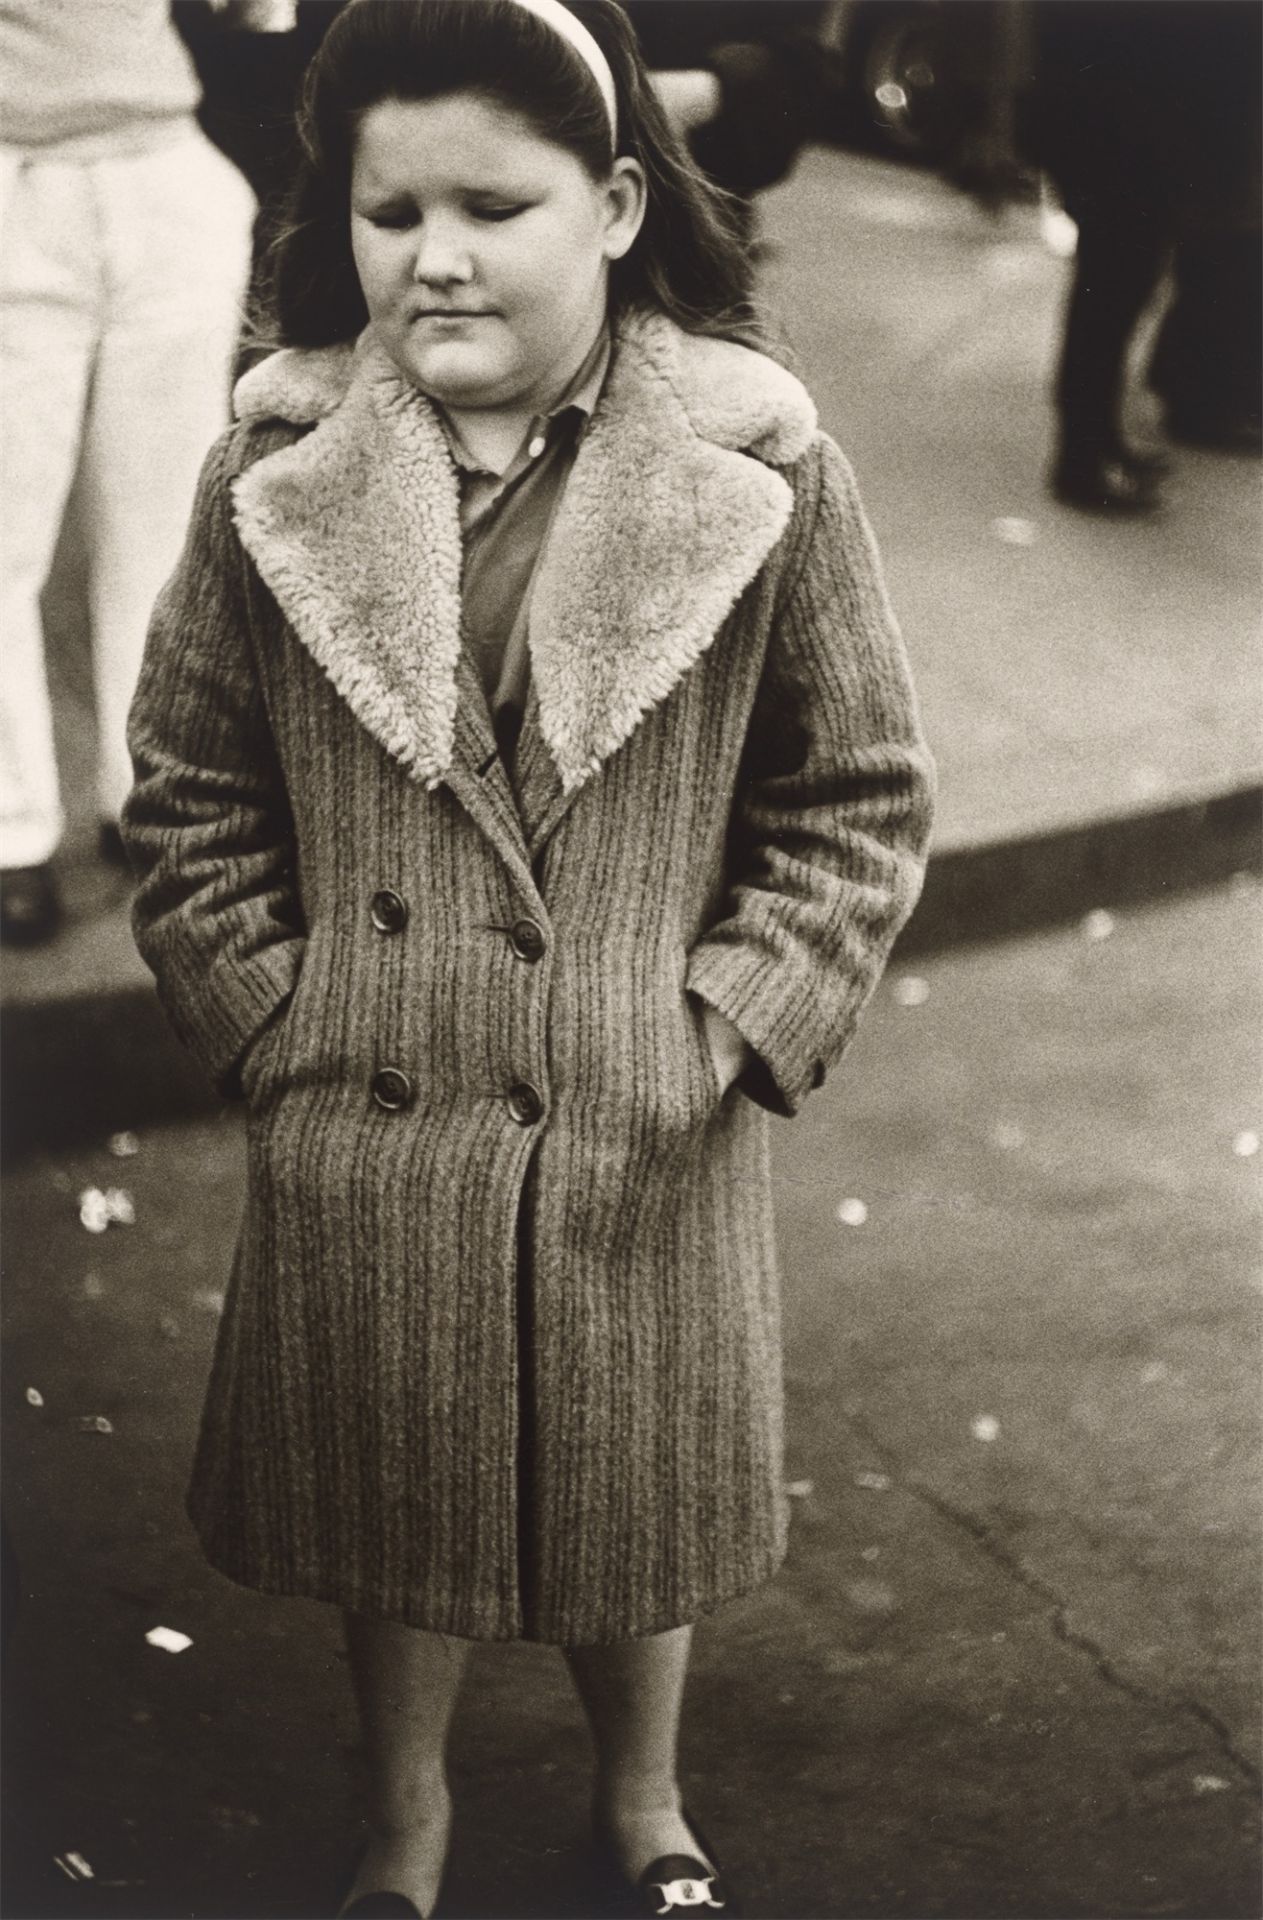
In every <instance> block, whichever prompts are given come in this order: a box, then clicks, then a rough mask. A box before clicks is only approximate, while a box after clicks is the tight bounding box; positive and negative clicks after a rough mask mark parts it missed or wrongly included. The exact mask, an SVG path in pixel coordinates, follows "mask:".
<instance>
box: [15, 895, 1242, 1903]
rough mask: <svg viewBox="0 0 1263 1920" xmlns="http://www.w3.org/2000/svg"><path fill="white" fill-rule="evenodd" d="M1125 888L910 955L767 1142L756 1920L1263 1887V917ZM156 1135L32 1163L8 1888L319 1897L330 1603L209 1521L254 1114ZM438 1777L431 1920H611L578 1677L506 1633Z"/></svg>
mask: <svg viewBox="0 0 1263 1920" xmlns="http://www.w3.org/2000/svg"><path fill="white" fill-rule="evenodd" d="M1109 909H1110V903H1109V901H1108V900H1102V901H1101V902H1100V903H1099V908H1098V909H1097V911H1096V913H1095V914H1094V916H1093V917H1092V918H1091V919H1090V920H1088V921H1086V922H1085V923H1083V924H1082V925H1080V926H1075V927H1070V928H1067V929H1065V930H1064V931H1061V932H1058V933H1055V934H1050V935H1044V936H1041V937H1038V938H1032V939H1028V940H1024V941H1015V942H1012V943H1009V944H997V945H993V946H989V947H986V948H978V949H974V950H958V951H956V952H953V953H950V954H948V955H944V956H941V957H936V958H934V959H931V960H924V959H918V960H916V961H915V962H909V963H908V965H900V964H898V963H896V965H895V967H894V968H893V969H892V971H891V973H890V975H889V976H888V979H887V981H886V982H885V984H884V985H883V987H882V989H881V990H880V993H879V996H878V999H877V1002H876V1003H875V1005H874V1008H873V1009H872V1011H871V1014H870V1018H869V1021H868V1024H867V1025H866V1027H865V1029H864V1031H863V1032H862V1034H861V1036H860V1039H859V1041H858V1042H857V1044H856V1046H855V1048H854V1050H853V1052H852V1054H851V1056H850V1060H849V1063H848V1065H847V1066H846V1067H845V1068H844V1069H842V1070H841V1071H840V1072H839V1073H837V1074H835V1075H834V1076H833V1077H832V1078H831V1079H830V1082H829V1084H828V1086H827V1087H826V1089H825V1090H824V1092H823V1093H822V1094H821V1095H819V1096H818V1097H817V1098H815V1099H814V1100H813V1101H812V1102H811V1103H809V1106H808V1110H807V1112H806V1113H805V1114H804V1115H803V1116H802V1117H801V1118H800V1119H799V1120H797V1121H795V1122H793V1123H777V1124H776V1126H775V1128H774V1161H775V1168H776V1178H777V1192H778V1207H779V1218H780V1229H781V1244H782V1250H783V1259H784V1267H785V1280H786V1305H787V1368H788V1389H789V1424H788V1444H789V1461H788V1468H787V1472H788V1479H789V1487H790V1492H791V1497H792V1502H793V1511H794V1515H795V1525H794V1530H793V1536H792V1550H791V1554H790V1559H789V1563H788V1565H787V1567H786V1568H785V1570H784V1572H783V1573H782V1575H781V1576H780V1577H779V1578H778V1579H777V1580H776V1581H775V1582H774V1583H773V1584H771V1585H770V1586H769V1587H767V1588H765V1589H764V1590H762V1591H761V1592H760V1593H758V1594H756V1595H754V1596H752V1597H751V1598H749V1599H748V1600H746V1601H743V1602H742V1603H740V1604H739V1605H737V1606H735V1607H733V1608H731V1609H730V1610H728V1611H727V1612H725V1613H724V1614H722V1615H721V1616H719V1617H717V1618H716V1619H715V1620H713V1621H711V1622H708V1623H706V1624H705V1625H704V1626H703V1628H702V1629H701V1631H700V1634H699V1646H698V1658H697V1663H696V1671H695V1677H694V1681H693V1684H692V1690H691V1695H690V1701H689V1711H688V1722H687V1733H686V1743H685V1764H686V1787H687V1793H688V1798H689V1800H690V1802H691V1803H692V1805H693V1806H694V1807H695V1809H696V1811H697V1813H698V1816H699V1818H700V1819H701V1820H702V1821H703V1824H704V1825H705V1826H706V1828H707V1830H708V1832H709V1833H710V1835H711V1838H712V1839H713V1840H714V1842H715V1844H716V1846H717V1847H718V1848H719V1849H720V1850H721V1851H722V1854H723V1858H724V1861H725V1864H726V1866H727V1867H728V1869H729V1871H730V1873H731V1875H732V1877H733V1879H734V1880H735V1881H736V1882H737V1883H738V1884H739V1885H740V1887H741V1888H742V1890H743V1894H744V1898H745V1904H746V1909H747V1911H748V1912H749V1913H750V1914H751V1915H754V1916H763V1917H764V1920H799V1917H800V1916H811V1917H812V1920H826V1917H828V1916H860V1915H867V1916H882V1917H884V1916H891V1917H892V1920H894V1917H895V1916H898V1920H917V1917H918V1916H925V1917H927V1920H928V1917H929V1916H960V1917H962V1920H965V1917H971V1916H976V1917H977V1920H982V1917H983V1916H1014V1917H1016V1916H1032V1917H1034V1916H1049V1917H1050V1920H1052V1917H1057V1916H1066V1917H1067V1920H1068V1917H1070V1916H1075V1917H1076V1920H1077V1917H1078V1916H1082V1917H1083V1920H1095V1917H1097V1916H1111V1917H1113V1916H1125V1915H1126V1916H1130V1915H1136V1916H1142V1915H1143V1916H1149V1915H1153V1916H1158V1915H1163V1916H1169V1915H1175V1916H1189V1917H1190V1920H1193V1917H1198V1920H1235V1917H1236V1916H1252V1915H1256V1914H1257V1913H1258V1911H1259V1906H1258V1887H1259V1878H1258V1860H1257V1854H1256V1850H1255V1834H1256V1824H1257V1822H1256V1815H1257V1805H1258V1797H1259V1782H1258V1774H1257V1766H1256V1759H1255V1756H1256V1754H1257V1751H1258V1727H1259V1717H1258V1701H1257V1691H1258V1678H1259V1675H1258V1661H1257V1623H1258V1619H1259V1598H1260V1596H1259V1591H1258V1559H1257V1516H1256V1508H1255V1503H1256V1494H1257V1486H1258V1478H1257V1463H1256V1461H1255V1458H1254V1455H1255V1449H1256V1443H1257V1406H1256V1388H1257V1361H1258V1312H1257V1276H1256V1265H1257V1251H1258V1178H1257V1175H1258V1168H1259V1165H1260V1160H1259V1155H1258V1135H1259V1132H1260V1131H1261V1130H1263V1123H1261V1122H1260V1117H1259V1112H1258V1086H1259V1075H1258V1065H1259V1062H1258V1051H1257V1036H1258V1033H1259V1030H1260V1029H1259V1005H1258V1002H1259V978H1258V969H1257V964H1256V955H1257V941H1258V932H1259V922H1260V894H1259V890H1258V886H1257V883H1256V882H1255V881H1253V880H1251V879H1247V878H1246V877H1244V876H1242V877H1240V878H1239V879H1238V880H1237V881H1236V882H1235V883H1234V884H1233V885H1232V886H1230V887H1225V888H1222V889H1218V890H1216V891H1215V892H1213V893H1206V894H1199V895H1191V896H1186V897H1184V898H1182V899H1181V900H1179V901H1178V902H1173V903H1168V904H1165V905H1158V906H1155V907H1153V908H1151V909H1147V910H1144V911H1140V912H1136V913H1128V914H1122V915H1111V913H1110V910H1109ZM913 968H914V969H915V970H911V969H913ZM133 1144H134V1145H135V1146H136V1149H137V1150H136V1151H135V1152H134V1153H133V1152H126V1151H124V1152H123V1153H121V1154H120V1153H118V1152H113V1151H111V1150H110V1149H109V1147H108V1146H107V1144H106V1143H105V1142H104V1141H101V1142H98V1143H97V1144H96V1145H95V1146H93V1147H92V1148H90V1149H85V1150H83V1151H81V1152H76V1153H73V1154H66V1155H48V1154H45V1155H40V1156H33V1157H30V1158H28V1159H26V1160H25V1161H23V1162H20V1163H19V1164H17V1165H16V1166H14V1167H13V1168H12V1169H11V1170H10V1171H9V1172H8V1174H7V1175H6V1177H5V1180H4V1190H3V1199H4V1208H5V1222H6V1228H7V1232H6V1238H5V1302H6V1314H7V1327H6V1334H5V1345H4V1367H5V1383H4V1384H5V1408H6V1445H5V1475H6V1487H5V1505H6V1512H7V1515H8V1519H9V1523H10V1526H11V1529H12V1532H13V1535H14V1539H15V1542H16V1546H17V1550H18V1555H19V1559H20V1565H21V1574H22V1583H23V1589H24V1594H23V1600H22V1604H21V1608H20V1611H19V1612H18V1615H17V1618H16V1622H15V1625H14V1629H13V1636H12V1641H11V1645H10V1648H9V1654H8V1662H9V1666H8V1675H7V1687H6V1690H7V1706H8V1711H7V1716H6V1747H7V1758H6V1780H7V1799H8V1805H7V1836H6V1845H5V1868H6V1895H5V1905H4V1912H5V1914H6V1915H8V1916H11V1920H21V1917H22V1916H53V1915H76V1916H78V1915H83V1916H101V1920H158V1917H159V1916H163V1917H166V1916H173V1915H180V1916H188V1917H189V1920H212V1916H224V1917H227V1916H232V1917H233V1920H247V1917H249V1920H254V1917H255V1916H260V1917H261V1916H277V1917H278V1920H282V1917H288V1920H297V1916H311V1915H318V1914H320V1913H322V1912H325V1911H328V1910H329V1905H330V1901H331V1898H332V1889H333V1886H334V1883H335V1880H336V1879H337V1877H338V1875H339V1873H340V1872H341V1870H342V1868H343V1867H344V1866H345V1863H346V1861H347V1859H348V1857H349V1855H350V1851H351V1849H352V1846H353V1844H354V1835H355V1820H356V1806H357V1796H358V1790H359V1789H358V1775H357V1768H356V1753H355V1728H354V1721H353V1716H352V1712H351V1704H350V1696H349V1689H348V1686H347V1681H346V1673H345V1667H344V1663H343V1661H342V1658H341V1654H340V1651H339V1647H338V1635H337V1624H336V1621H335V1620H334V1619H333V1618H332V1617H331V1614H330V1612H329V1610H327V1609H324V1608H321V1607H318V1606H314V1605H309V1604H305V1603H292V1602H285V1601H278V1600H267V1599H263V1598H260V1597H259V1596H257V1595H254V1594H250V1593H247V1592H244V1591H242V1590H240V1589H237V1588H234V1587H233V1586H231V1585H230V1584H229V1583H227V1582H226V1581H223V1580H222V1579H220V1578H219V1577H218V1576H216V1575H214V1574H212V1573H211V1572H209V1571H208V1570H207V1569H206V1567H205V1566H204V1564H203V1563H202V1561H201V1560H200V1557H199V1555H198V1553H197V1550H196V1548H195V1546H194V1543H193V1540H192V1537H191V1533H190V1530H189V1528H188V1526H187V1523H186V1521H185V1519H184V1517H183V1512H182V1505H181V1499H182V1488H183V1482H184V1478H185V1474H186V1470H187V1465H188V1459H189V1453H190V1449H191V1445H192V1440H193V1434H194V1428H195V1422H196V1418H197V1412H198V1406H199V1402H200V1395H201V1390H202V1384H203V1381H204V1378H205V1375H206V1371H207V1367H208V1364H209V1358H210V1352H211V1346H212V1342H213V1338H214V1334H215V1329H216V1325H217V1320H218V1315H219V1311H220V1308H221V1305H222V1289H223V1286H224V1282H225V1277H226V1272H227V1266H228V1259H229V1254H230V1249H231V1244H232V1240H233V1236H234V1232H235V1228H236V1221H237V1216H238V1212H239V1208H240V1204H241V1197H242V1179H243V1158H242V1142H241V1131H240V1119H239V1116H238V1115H237V1114H235V1113H225V1114H224V1115H223V1116H222V1117H219V1118H214V1117H212V1118H211V1119H203V1120H198V1121H188V1122H185V1123H182V1124H179V1125H172V1126H169V1127H166V1128H162V1129H155V1130H152V1131H145V1132H142V1133H141V1134H140V1135H139V1137H138V1139H137V1140H136V1141H135V1142H134V1143H133V1142H131V1141H121V1142H120V1141H115V1142H114V1146H115V1147H116V1148H120V1147H121V1148H123V1149H127V1148H130V1147H131V1146H132V1145H133ZM90 1187H96V1188H98V1189H99V1190H102V1191H104V1190H107V1189H111V1188H119V1189H122V1190H123V1191H124V1193H125V1194H126V1196H127V1197H128V1198H129V1199H130V1201H131V1204H132V1209H133V1211H134V1221H133V1223H132V1224H130V1225H129V1224H123V1223H121V1222H118V1221H115V1222H114V1223H112V1224H109V1225H108V1226H106V1227H105V1229H104V1230H103V1231H101V1232H99V1233H93V1232H90V1231H89V1230H88V1229H87V1227H85V1225H84V1224H82V1221H81V1207H82V1205H83V1200H82V1196H83V1193H84V1191H85V1190H86V1189H88V1188H90ZM114 1210H115V1211H116V1212H118V1211H123V1212H126V1206H125V1205H123V1204H122V1203H119V1202H118V1201H116V1202H115V1206H114ZM698 1365H699V1366H704V1365H705V1356H704V1354H699V1356H698ZM158 1627H164V1628H167V1629H170V1630H173V1631H175V1632H176V1633H178V1634H180V1635H184V1636H187V1637H188V1639H189V1642H190V1644H188V1645H187V1646H184V1647H183V1648H182V1650H180V1651H168V1650H166V1649H165V1648H164V1647H162V1646H156V1645H154V1644H151V1642H150V1641H149V1640H147V1638H146V1636H147V1635H148V1634H149V1633H151V1631H152V1630H153V1629H155V1628H158ZM452 1758H453V1776H454V1785H455V1789H456V1796H457V1807H458V1815H457V1820H458V1824H457V1830H456V1836H455V1842H454V1849H453V1855H452V1861H451V1867H450V1872H449V1876H448V1881H447V1886H446V1891H445V1896H444V1901H443V1904H442V1907H441V1909H440V1911H441V1912H442V1913H443V1914H446V1915H448V1916H450V1917H451V1920H456V1917H457V1916H463V1917H464V1920H473V1917H474V1916H481V1920H493V1917H498V1920H514V1917H521V1920H527V1917H528V1916H533V1917H535V1920H545V1917H546V1916H555V1917H556V1920H580V1917H581V1916H586V1917H587V1920H598V1916H601V1915H603V1914H604V1913H605V1912H607V1911H608V1908H607V1907H606V1906H605V1905H604V1904H603V1902H602V1899H601V1897H600V1895H599V1893H598V1891H597V1882H596V1880H595V1878H594V1874H593V1867H592V1861H591V1857H590V1854H589V1851H588V1844H587V1841H586V1837H585V1817H584V1816H585V1803H586V1796H587V1782H588V1754H587V1747H586V1740H585V1736H584V1733H583V1730H582V1726H581V1722H580V1719H579V1714H578V1710H577V1707H576V1705H575V1703H574V1701H573V1699H572V1698H571V1697H570V1695H569V1693H568V1691H567V1688H566V1685H565V1683H564V1680H563V1675H562V1672H561V1669H560V1666H559V1663H558V1661H557V1660H556V1657H555V1656H554V1655H552V1654H550V1653H548V1652H547V1651H545V1650H541V1649H535V1648H526V1647H508V1648H489V1649H485V1650H481V1651H480V1652H479V1654H478V1655H477V1657H476V1660H475V1662H474V1665H473V1668H472V1672H471V1679H470V1684H469V1688H468V1692H467V1694H466V1696H465V1698H464V1701H463V1704H462V1709H461V1712H460V1715H459V1720H458V1726H457V1730H456V1736H455V1741H454V1749H453V1756H452ZM59 1859H60V1861H61V1863H62V1864H61V1865H58V1860H59ZM79 1862H82V1863H83V1864H84V1865H85V1866H86V1867H87V1868H88V1869H90V1872H91V1878H87V1877H84V1875H83V1873H82V1871H81V1868H80V1865H79V1864H78V1863H79Z"/></svg>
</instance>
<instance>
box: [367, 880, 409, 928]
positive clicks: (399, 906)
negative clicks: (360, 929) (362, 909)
mask: <svg viewBox="0 0 1263 1920" xmlns="http://www.w3.org/2000/svg"><path fill="white" fill-rule="evenodd" d="M368 917H369V919H370V920H371V921H372V923H373V925H374V926H375V927H376V929H377V931H378V933H402V932H403V930H404V928H405V927H406V926H407V924H408V902H407V901H406V900H405V899H404V897H403V895H402V894H399V893H396V892H395V890H394V888H393V887H379V888H378V890H377V892H376V893H375V894H374V895H373V897H372V899H371V900H370V901H369V903H368Z"/></svg>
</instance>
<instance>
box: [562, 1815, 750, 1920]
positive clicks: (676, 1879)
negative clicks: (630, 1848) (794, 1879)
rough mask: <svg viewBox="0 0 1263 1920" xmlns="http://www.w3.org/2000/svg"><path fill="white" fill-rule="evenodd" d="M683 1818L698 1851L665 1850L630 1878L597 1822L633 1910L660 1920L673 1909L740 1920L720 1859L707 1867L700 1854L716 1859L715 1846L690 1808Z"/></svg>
mask: <svg viewBox="0 0 1263 1920" xmlns="http://www.w3.org/2000/svg"><path fill="white" fill-rule="evenodd" d="M684 1819H685V1822H686V1824H687V1825H688V1826H689V1827H690V1828H691V1829H692V1832H693V1838H694V1839H695V1840H696V1841H697V1845H698V1852H697V1853H696V1854H691V1853H665V1854H663V1855H662V1857H661V1859H659V1860H653V1861H651V1862H650V1863H649V1865H648V1866H647V1867H646V1868H645V1870H644V1872H643V1873H642V1874H641V1876H640V1878H639V1880H636V1881H629V1880H628V1879H627V1878H626V1877H625V1875H624V1874H623V1872H622V1870H621V1868H620V1867H619V1864H618V1856H617V1854H616V1853H615V1851H614V1849H613V1847H612V1846H611V1844H610V1840H609V1836H608V1835H607V1834H606V1833H605V1832H604V1830H603V1829H602V1828H601V1826H600V1825H599V1824H598V1826H597V1830H596V1836H597V1840H598V1843H599V1844H600V1847H601V1850H602V1852H603V1854H604V1856H605V1859H606V1862H607V1864H608V1866H609V1868H610V1870H611V1872H612V1874H613V1876H614V1878H615V1879H616V1880H617V1882H618V1884H619V1886H620V1888H621V1889H622V1890H623V1892H624V1894H630V1895H631V1898H632V1901H633V1905H632V1907H631V1911H632V1912H634V1913H637V1914H645V1915H650V1914H652V1915H656V1916H659V1920H666V1916H667V1915H669V1914H673V1913H697V1914H705V1913H722V1914H726V1915H727V1916H728V1920H740V1914H741V1908H740V1907H739V1906H738V1905H737V1898H736V1895H735V1894H734V1893H733V1891H732V1888H731V1887H730V1886H729V1885H728V1884H727V1882H726V1881H725V1879H724V1877H723V1874H722V1872H721V1871H720V1867H719V1863H718V1861H717V1860H716V1861H715V1865H714V1866H713V1867H708V1866H707V1865H706V1861H705V1860H704V1859H702V1858H701V1855H702V1854H705V1855H706V1858H707V1859H710V1860H715V1849H714V1848H713V1847H712V1846H711V1844H710V1842H709V1841H708V1840H707V1839H706V1838H705V1836H704V1835H703V1834H702V1832H701V1830H700V1828H699V1827H698V1824H697V1822H696V1820H694V1818H693V1816H692V1815H691V1814H690V1813H689V1812H688V1811H687V1809H686V1810H685V1813H684Z"/></svg>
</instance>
